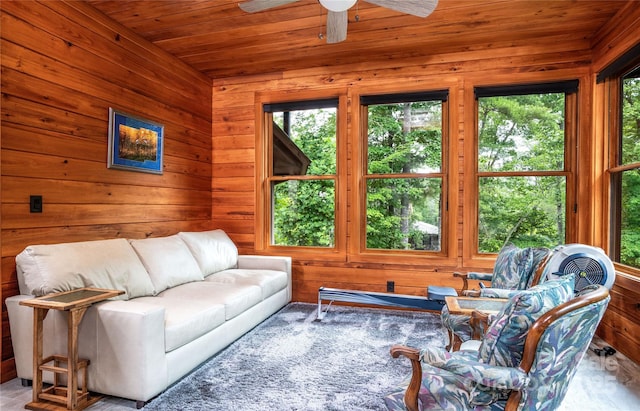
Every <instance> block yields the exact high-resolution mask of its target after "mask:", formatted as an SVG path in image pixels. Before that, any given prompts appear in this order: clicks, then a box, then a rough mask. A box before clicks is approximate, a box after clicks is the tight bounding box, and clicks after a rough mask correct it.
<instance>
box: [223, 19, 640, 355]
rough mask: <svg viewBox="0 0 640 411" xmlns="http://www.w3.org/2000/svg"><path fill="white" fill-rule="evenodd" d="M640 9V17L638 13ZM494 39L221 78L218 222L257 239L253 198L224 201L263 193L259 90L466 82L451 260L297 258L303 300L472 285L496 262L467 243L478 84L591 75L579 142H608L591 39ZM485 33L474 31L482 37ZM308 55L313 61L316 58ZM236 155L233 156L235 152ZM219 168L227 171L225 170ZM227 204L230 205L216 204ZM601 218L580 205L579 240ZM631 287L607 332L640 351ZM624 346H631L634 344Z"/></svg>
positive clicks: (458, 120) (456, 114)
mask: <svg viewBox="0 0 640 411" xmlns="http://www.w3.org/2000/svg"><path fill="white" fill-rule="evenodd" d="M627 11H628V10H627ZM634 13H635V15H636V16H638V12H637V11H636V12H634ZM618 19H622V20H621V21H624V22H627V23H628V22H630V21H631V22H635V21H636V20H635V19H630V18H629V17H628V15H625V16H624V18H622V16H618ZM617 22H618V20H614V21H612V22H609V25H613V26H616V25H617ZM636 31H637V30H636ZM615 33H616V35H617V36H619V35H620V29H615ZM490 37H491V36H490V35H487V41H486V42H485V43H482V42H478V43H477V42H475V41H474V42H473V44H472V45H470V46H469V48H468V50H467V51H455V52H452V53H438V51H439V50H438V49H436V50H435V51H434V52H433V53H424V54H422V55H415V56H412V57H409V58H402V59H392V58H390V59H386V60H384V61H375V62H374V61H369V60H367V59H364V61H362V62H354V63H348V62H346V61H343V60H341V59H340V58H336V59H335V64H332V65H326V66H318V67H314V68H310V69H299V70H296V69H290V70H283V71H280V72H277V73H276V72H273V73H269V74H265V75H254V76H250V77H249V76H247V77H244V76H240V77H235V78H220V79H216V80H214V96H215V98H214V101H213V111H214V117H213V121H214V124H213V131H214V142H213V145H214V150H215V154H214V161H213V168H214V175H215V176H216V178H214V181H213V193H214V194H213V196H214V210H213V218H214V221H215V222H216V223H217V224H220V225H221V226H224V228H225V230H227V231H228V232H230V233H231V234H232V236H233V237H234V238H235V237H236V236H241V237H242V238H243V240H245V239H246V241H249V242H250V241H251V240H252V237H251V233H250V232H248V229H247V224H251V223H253V224H254V226H255V225H257V224H259V223H260V222H259V221H252V219H251V210H250V208H249V209H248V208H247V206H248V205H249V204H247V203H243V204H242V206H241V207H240V209H235V208H233V207H226V206H224V205H223V204H224V203H225V200H226V199H228V198H230V196H231V195H232V194H235V195H237V196H238V198H244V197H243V196H242V193H253V192H255V190H256V187H255V184H256V181H255V177H254V175H253V174H250V173H249V171H250V170H251V167H252V164H251V163H249V162H247V161H246V160H245V159H244V155H245V154H248V153H249V152H250V151H251V149H252V147H255V144H256V143H255V141H256V139H259V138H260V137H259V136H257V137H256V129H255V124H256V122H255V118H252V117H251V113H254V114H253V116H254V117H255V115H256V114H255V111H256V108H255V104H254V101H255V100H256V96H257V95H260V96H262V97H264V96H269V95H270V94H273V95H277V96H278V98H281V97H282V96H283V95H286V93H287V92H290V93H291V94H292V95H295V94H296V93H300V92H302V91H304V90H321V89H325V88H331V89H336V88H340V87H344V88H346V89H347V90H348V91H347V93H349V92H353V93H367V92H377V91H380V90H386V91H393V90H394V88H395V90H398V89H401V90H403V91H406V90H407V88H408V87H409V88H410V89H412V90H416V91H418V90H424V89H436V88H438V85H439V84H440V87H442V85H443V84H447V85H449V84H456V86H454V87H453V88H452V89H451V90H450V91H451V94H455V95H456V98H455V100H452V101H454V102H455V104H456V105H455V106H453V107H450V115H451V116H453V122H452V124H453V126H452V127H453V128H452V130H450V135H451V136H450V149H451V150H454V153H453V156H452V159H453V160H452V162H451V167H452V168H453V169H454V170H455V177H454V178H452V179H451V184H452V187H455V190H456V195H455V196H454V197H456V199H455V200H456V204H458V208H457V210H455V212H453V213H452V217H453V219H454V220H455V221H454V227H455V230H454V234H453V235H454V237H455V238H454V239H453V241H452V244H453V249H451V250H449V259H448V263H447V264H442V266H437V265H434V264H433V263H430V262H429V260H428V259H425V262H424V265H419V264H418V265H413V266H407V265H402V264H397V265H395V266H394V265H392V264H377V265H376V264H370V265H367V264H359V263H355V262H352V261H351V256H350V254H349V251H347V253H346V255H345V256H344V261H338V262H336V261H334V260H332V259H330V258H328V257H327V258H323V256H322V253H318V254H316V255H308V254H300V253H296V252H295V251H293V252H291V254H292V256H293V259H294V268H293V269H294V299H295V300H298V301H306V302H315V301H316V300H317V290H318V287H320V286H325V287H338V288H347V289H349V288H353V289H360V290H369V291H384V290H386V282H387V281H388V280H393V281H395V285H396V292H402V293H407V294H414V295H424V294H425V288H426V286H427V285H430V284H434V285H445V286H452V287H454V288H460V287H461V286H462V282H461V281H460V280H459V279H456V278H454V277H453V276H452V272H453V271H474V270H479V271H488V270H490V268H491V266H492V265H493V261H492V259H490V258H488V259H486V260H484V261H479V260H475V261H471V262H464V260H463V250H464V249H465V247H472V246H473V244H470V243H469V241H466V240H465V238H467V237H468V236H467V233H469V232H470V230H469V227H470V224H472V223H473V222H472V221H469V219H467V221H465V215H466V214H465V212H464V210H465V207H466V205H468V204H469V203H470V202H473V201H475V200H474V199H473V198H469V196H468V194H466V193H465V185H464V184H465V181H466V180H465V165H466V164H468V161H469V159H468V156H469V153H472V152H473V150H471V151H465V150H467V148H466V147H467V144H465V143H467V142H468V141H469V140H470V139H471V138H472V136H473V134H474V132H475V131H474V119H473V118H474V117H473V116H474V115H473V110H474V107H473V104H474V100H473V87H474V86H476V85H494V84H509V83H512V84H514V83H528V82H545V81H556V80H565V79H576V78H578V79H580V80H581V81H582V84H581V91H582V94H581V95H580V101H579V103H578V105H579V113H578V118H579V119H580V121H581V122H580V124H579V125H578V131H579V133H578V134H579V138H580V139H581V140H580V142H579V144H580V146H581V147H582V150H583V151H584V150H597V147H598V146H597V145H594V144H592V142H591V141H590V140H589V139H590V138H591V137H592V133H591V132H590V130H591V127H592V123H591V121H590V120H589V119H590V118H592V111H591V110H592V109H593V105H592V98H593V96H592V95H591V93H593V89H592V87H591V85H590V84H588V82H589V80H590V78H591V77H590V75H591V74H590V73H591V70H592V64H593V60H592V58H593V55H592V49H591V47H592V43H591V40H590V39H585V38H577V37H575V36H573V35H572V31H571V30H560V31H559V32H558V33H557V34H556V35H553V36H551V37H545V38H539V39H537V40H536V42H531V41H525V40H522V41H510V42H506V41H505V42H501V41H500V39H495V38H494V39H493V40H494V41H491V39H490ZM631 37H632V38H633V39H632V40H629V39H627V40H625V42H626V43H627V44H630V43H633V42H636V43H637V42H638V41H639V40H640V36H639V35H638V34H636V32H634V33H633V34H632V36H631ZM477 38H478V37H477V36H474V40H477ZM606 41H607V39H606V38H598V40H597V43H600V42H605V43H606ZM430 51H431V50H430ZM416 54H417V53H416ZM307 57H309V58H313V56H311V55H309V56H307ZM275 67H278V66H277V65H276V66H275ZM409 85H410V86H409ZM470 96H471V97H470ZM243 102H244V104H242V103H243ZM350 103H351V108H350V110H351V111H350V112H349V114H350V118H349V119H348V120H347V121H348V129H349V130H351V133H355V132H357V125H356V124H354V123H353V119H352V117H353V111H354V110H356V109H357V102H355V101H351V102H350ZM217 113H224V115H218V114H217ZM236 113H237V117H236ZM252 139H253V140H252ZM252 143H253V145H251V144H252ZM227 153H228V154H229V157H227V156H226V154H227ZM349 153H350V154H349V159H348V167H349V169H351V168H352V167H354V161H355V158H354V157H353V153H352V152H351V151H350V152H349ZM588 156H589V154H588V153H582V154H580V161H584V160H585V159H587V158H588ZM230 158H233V159H234V160H235V161H242V162H241V163H240V164H241V165H242V168H235V167H230V166H229V165H228V162H229V161H230V160H229V159H230ZM216 170H220V172H219V173H218V174H216ZM581 170H583V171H585V172H584V173H582V174H581V175H579V176H578V178H579V179H580V181H578V182H577V184H578V186H579V187H582V188H581V190H580V191H579V194H578V195H579V198H580V200H581V201H580V203H581V204H587V203H590V198H589V196H590V190H589V189H588V187H593V185H594V184H596V181H599V180H600V179H601V175H602V172H603V170H600V171H599V173H600V174H599V175H596V174H595V173H594V176H595V177H592V176H591V175H590V173H587V172H586V170H587V167H585V166H584V164H583V167H582V168H581ZM217 198H220V200H219V201H218V200H217ZM218 202H219V203H220V206H216V205H217V203H218ZM249 207H250V205H249ZM256 207H258V205H256ZM256 215H259V213H256ZM593 218H595V217H594V216H593V213H592V210H590V209H589V207H581V208H580V210H579V211H578V215H577V222H576V228H575V235H576V238H578V239H583V240H582V241H584V239H589V238H592V235H591V234H592V231H593V230H594V228H593V227H594V222H593V221H592V219H593ZM352 235H353V233H351V232H347V236H348V237H351V236H352ZM254 241H258V240H257V239H254ZM242 246H243V248H245V249H247V250H249V251H251V244H250V243H245V242H243V244H242ZM625 293H626V291H624V290H622V289H620V288H618V286H616V287H615V288H614V290H613V291H612V295H613V299H612V303H611V308H610V310H609V313H608V314H607V317H605V320H604V321H603V326H602V327H601V329H602V330H607V331H604V332H603V335H604V336H605V338H606V339H607V340H608V341H609V342H610V343H611V344H614V345H616V344H617V345H620V346H626V347H630V346H631V347H633V346H638V344H639V343H640V341H639V339H638V338H639V337H638V331H637V327H638V323H639V322H640V321H639V320H638V318H636V315H635V314H630V313H629V312H630V310H635V309H636V307H635V305H633V303H632V301H633V300H634V299H635V295H633V294H631V295H627V294H625ZM619 336H620V337H619ZM617 345H616V346H617ZM622 350H623V352H624V349H622ZM625 353H626V352H625ZM634 358H635V357H634Z"/></svg>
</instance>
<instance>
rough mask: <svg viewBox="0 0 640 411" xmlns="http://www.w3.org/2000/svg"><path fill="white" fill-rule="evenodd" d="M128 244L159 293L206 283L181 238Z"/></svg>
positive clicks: (154, 239) (153, 239) (175, 237)
mask: <svg viewBox="0 0 640 411" xmlns="http://www.w3.org/2000/svg"><path fill="white" fill-rule="evenodd" d="M129 242H130V243H131V246H132V247H133V249H134V250H135V251H136V253H137V254H138V257H140V260H141V261H142V264H144V266H145V268H146V269H147V272H148V273H149V277H151V281H152V282H153V285H154V286H155V290H156V293H159V292H162V291H164V290H166V289H167V288H171V287H175V286H177V285H180V284H184V283H189V282H192V281H200V280H203V279H204V277H203V276H202V271H200V267H199V266H198V263H197V262H196V260H195V258H194V257H193V255H192V254H191V252H190V251H189V248H188V247H187V245H186V244H185V243H184V241H182V239H181V238H180V237H179V236H178V235H172V236H169V237H158V238H146V239H144V240H129Z"/></svg>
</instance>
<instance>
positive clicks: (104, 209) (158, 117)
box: [0, 1, 252, 381]
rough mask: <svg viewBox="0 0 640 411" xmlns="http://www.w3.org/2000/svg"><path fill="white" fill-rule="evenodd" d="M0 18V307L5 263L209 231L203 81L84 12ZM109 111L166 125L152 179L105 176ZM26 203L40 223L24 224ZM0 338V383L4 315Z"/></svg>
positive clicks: (11, 270)
mask: <svg viewBox="0 0 640 411" xmlns="http://www.w3.org/2000/svg"><path fill="white" fill-rule="evenodd" d="M0 7H1V9H2V14H1V24H2V26H1V27H2V36H1V42H2V43H1V49H2V77H1V81H2V105H1V114H2V124H1V132H2V134H1V141H0V145H1V148H2V150H1V153H0V154H1V157H0V164H1V171H2V177H1V180H0V183H1V197H2V201H1V205H0V216H1V221H0V230H1V237H0V238H1V244H0V252H1V254H0V255H1V258H2V260H1V262H2V264H1V269H2V272H1V273H2V275H1V279H2V281H1V287H0V290H1V291H0V292H1V294H0V297H1V298H2V301H4V299H5V298H7V297H9V296H11V295H15V294H17V293H18V292H19V291H18V286H17V280H16V276H15V260H14V256H15V255H16V254H17V253H19V252H20V251H21V250H22V249H24V247H25V246H27V245H29V244H51V243H59V242H74V241H88V240H96V239H107V238H146V237H156V236H165V235H171V234H175V233H176V232H178V231H188V230H194V231H201V230H205V229H210V228H213V226H212V218H211V207H212V199H211V178H212V166H211V160H212V141H211V115H212V114H211V113H212V111H211V94H212V90H211V81H210V80H209V79H208V78H206V77H205V76H203V75H202V74H201V73H199V72H196V71H195V70H193V69H192V68H190V67H188V66H187V65H186V64H184V63H183V62H181V61H179V60H177V59H176V58H175V57H173V56H170V55H169V54H167V53H166V52H164V51H162V50H161V49H159V48H157V47H155V46H153V45H151V44H150V43H148V42H147V41H145V40H143V39H142V38H140V37H139V36H137V35H136V34H134V33H133V32H131V31H130V30H128V29H126V28H124V27H122V26H120V25H118V24H117V23H115V22H114V21H113V20H111V19H109V18H107V17H106V16H104V15H103V14H101V13H100V12H97V11H96V10H95V9H93V8H92V7H90V6H88V5H87V4H86V3H84V2H32V1H29V2H17V1H15V2H14V1H9V2H4V1H3V2H2V3H1V4H0ZM109 107H113V108H116V109H118V110H121V111H124V112H128V113H131V114H134V115H138V116H140V117H143V118H147V119H150V120H153V121H156V122H159V123H161V124H163V125H164V136H165V140H164V158H163V161H164V168H163V174H162V175H155V174H149V173H136V172H131V171H123V170H115V169H108V168H107V166H106V162H107V130H108V111H109ZM32 194H38V195H42V196H43V212H42V213H36V214H33V213H29V196H30V195H32ZM250 204H252V202H250V201H249V202H247V205H250ZM0 339H1V341H2V351H1V361H2V375H1V376H0V377H1V380H2V381H5V380H7V379H9V378H12V377H13V376H15V371H14V368H13V367H14V364H13V358H12V357H13V351H12V347H11V344H10V334H9V327H8V320H7V316H6V308H5V307H4V305H3V307H2V331H1V338H0Z"/></svg>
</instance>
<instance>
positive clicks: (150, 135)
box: [107, 107, 164, 174]
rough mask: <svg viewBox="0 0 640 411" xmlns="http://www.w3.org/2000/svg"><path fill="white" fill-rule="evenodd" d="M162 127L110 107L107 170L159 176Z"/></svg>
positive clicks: (160, 172) (162, 137)
mask: <svg viewBox="0 0 640 411" xmlns="http://www.w3.org/2000/svg"><path fill="white" fill-rule="evenodd" d="M163 152H164V126H163V125H162V124H159V123H156V122H154V121H151V120H146V119H143V118H140V117H137V116H134V115H131V114H128V113H125V112H122V111H120V110H116V109H114V108H112V107H109V153H108V160H107V168H113V169H121V170H129V171H139V172H143V173H153V174H162V172H163V169H162V157H163Z"/></svg>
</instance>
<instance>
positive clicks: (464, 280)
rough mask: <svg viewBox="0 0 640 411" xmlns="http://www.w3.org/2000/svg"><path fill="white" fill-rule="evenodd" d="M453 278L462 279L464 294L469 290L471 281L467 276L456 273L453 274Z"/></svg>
mask: <svg viewBox="0 0 640 411" xmlns="http://www.w3.org/2000/svg"><path fill="white" fill-rule="evenodd" d="M453 276H454V277H457V278H462V293H463V294H464V292H465V291H466V290H468V289H469V279H468V278H467V274H466V273H459V272H457V271H456V272H454V273H453Z"/></svg>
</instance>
